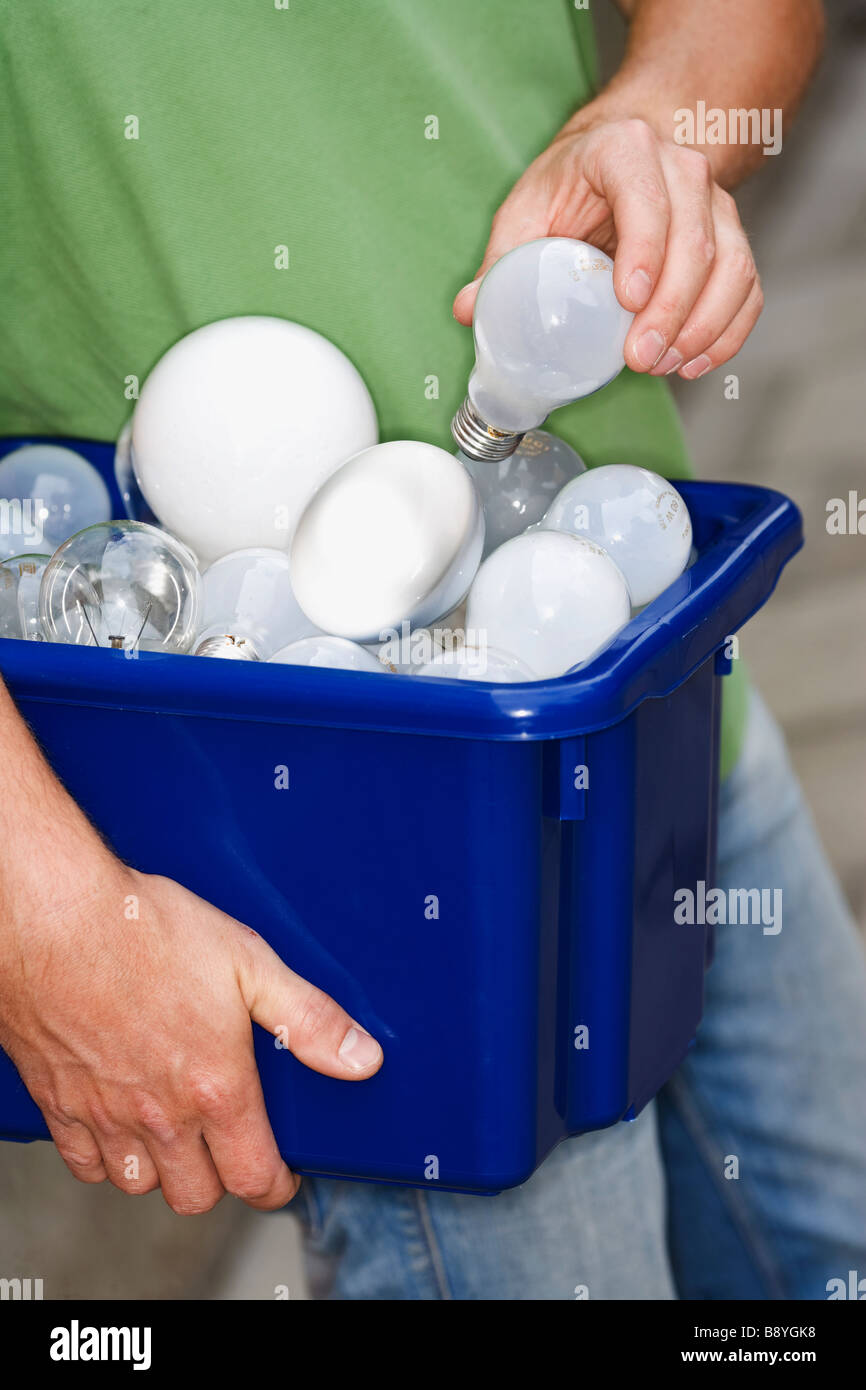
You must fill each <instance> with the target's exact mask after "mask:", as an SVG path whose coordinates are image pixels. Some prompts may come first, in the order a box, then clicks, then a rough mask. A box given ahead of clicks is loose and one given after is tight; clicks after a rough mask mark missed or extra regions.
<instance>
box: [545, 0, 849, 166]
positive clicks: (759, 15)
mask: <svg viewBox="0 0 866 1390" xmlns="http://www.w3.org/2000/svg"><path fill="white" fill-rule="evenodd" d="M618 3H619V8H620V9H621V10H622V11H623V12H624V13H625V14H626V16H627V18H628V19H629V34H628V44H627V49H626V55H625V59H624V61H623V63H622V65H621V67H620V68H619V70H618V72H617V73H616V75H615V76H614V78H613V79H612V81H611V82H610V83H609V84H608V86H607V87H606V88H605V89H604V91H603V92H602V93H601V94H600V95H599V97H598V98H597V99H596V100H595V101H594V102H592V103H590V105H589V106H587V107H584V108H583V110H582V111H579V112H578V113H577V114H576V115H575V117H574V118H573V119H572V121H570V122H569V124H568V126H567V127H566V130H580V129H583V128H585V126H586V124H587V123H594V122H595V121H597V120H600V119H606V120H618V119H623V118H626V117H634V116H637V117H640V118H641V119H643V120H645V121H647V122H648V123H649V124H650V125H651V126H652V127H653V129H654V130H655V131H656V132H657V133H658V135H659V136H660V137H661V138H662V139H665V140H672V139H674V138H675V136H676V134H677V130H678V123H677V119H676V112H677V111H682V110H690V111H695V110H696V108H697V104H698V102H703V103H704V104H705V109H706V110H710V109H711V108H717V109H720V110H722V111H724V112H726V113H727V112H728V111H730V110H740V109H746V110H750V109H758V110H768V111H770V112H774V111H776V110H780V111H781V112H782V119H783V128H787V126H788V124H789V122H790V120H791V118H792V117H793V115H794V113H795V111H796V110H797V107H798V106H799V104H800V101H801V98H802V96H803V93H804V92H805V90H806V86H807V84H808V81H809V78H810V76H811V74H812V72H813V71H814V68H815V65H816V63H817V61H818V58H819V56H820V52H821V44H822V39H823V31H824V18H823V6H822V4H821V0H760V3H758V4H756V3H755V0H726V3H725V4H724V5H719V4H712V3H710V0H618ZM695 134H696V139H695V141H694V144H695V147H696V148H699V149H700V150H702V152H703V153H704V154H705V155H706V156H707V157H708V158H709V160H710V162H711V164H712V166H713V173H714V175H715V178H716V179H717V181H718V182H719V183H721V184H722V185H723V186H725V187H732V186H733V185H735V184H736V183H738V182H739V181H740V180H741V179H743V178H745V177H746V175H747V174H749V173H751V172H752V171H753V170H754V169H755V168H757V167H758V166H759V165H760V164H761V163H762V162H763V160H764V155H763V150H762V146H761V145H760V144H753V143H745V144H742V143H738V144H708V143H701V131H700V129H698V130H696V132H695ZM686 143H690V144H691V143H692V141H690V140H689V141H687V142H686Z"/></svg>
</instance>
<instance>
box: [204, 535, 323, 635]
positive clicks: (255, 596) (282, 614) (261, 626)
mask: <svg viewBox="0 0 866 1390" xmlns="http://www.w3.org/2000/svg"><path fill="white" fill-rule="evenodd" d="M316 632H318V628H316V626H315V625H314V624H313V623H311V622H310V620H309V618H308V617H307V615H306V614H305V613H304V611H303V610H302V608H301V607H300V605H299V603H298V601H297V599H296V598H295V594H294V590H293V589H292V581H291V574H290V568H289V557H288V555H287V554H286V552H285V551H284V550H269V549H268V548H266V547H256V548H253V549H250V550H236V551H234V552H233V553H232V554H231V555H224V556H223V558H222V559H221V560H215V561H214V563H213V564H212V565H211V566H210V567H209V568H208V569H207V570H206V571H205V573H204V577H203V579H202V623H201V632H200V634H199V637H198V641H197V642H196V647H195V654H196V656H223V657H225V656H228V657H235V658H236V657H237V656H238V654H239V644H240V643H243V649H242V655H246V656H251V655H252V656H253V658H254V659H258V660H260V661H267V660H268V658H269V657H271V656H273V654H274V652H276V651H278V650H279V649H280V647H286V646H288V645H289V643H290V642H297V641H298V640H299V639H300V638H301V637H311V636H313V635H314V634H315V633H316ZM214 638H217V639H220V640H219V641H217V642H216V643H214V641H213V639H214ZM226 639H231V640H230V641H228V642H227V641H226Z"/></svg>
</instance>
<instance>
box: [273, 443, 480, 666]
mask: <svg viewBox="0 0 866 1390" xmlns="http://www.w3.org/2000/svg"><path fill="white" fill-rule="evenodd" d="M483 544H484V515H483V512H482V510H481V504H480V502H479V500H478V494H477V492H476V491H475V487H474V486H473V483H472V479H471V478H470V477H469V474H468V473H467V472H466V469H465V468H464V467H463V466H462V464H461V463H460V462H459V461H458V460H457V459H456V458H455V457H454V456H453V455H452V454H447V453H446V452H445V450H444V449H437V448H436V447H435V445H433V444H420V443H417V442H415V441H411V440H401V441H396V442H393V443H389V444H377V445H376V446H375V447H374V448H372V449H365V450H364V451H363V453H360V454H356V456H355V457H354V458H353V459H350V460H349V461H348V463H345V464H343V466H342V468H339V469H338V470H337V472H336V473H334V474H333V475H332V476H331V477H330V478H329V479H328V480H327V482H325V483H324V484H323V486H322V487H321V488H320V489H319V491H318V492H317V493H316V495H315V497H314V498H313V500H312V502H311V503H310V505H309V506H308V507H307V509H306V511H305V512H304V514H303V516H302V517H301V520H300V522H299V523H298V528H297V531H296V532H295V538H294V541H293V543H292V582H293V584H294V588H295V596H296V598H297V600H298V602H299V603H300V605H301V607H302V608H303V610H304V612H305V613H306V614H307V617H308V618H309V619H310V621H311V622H313V623H315V625H316V626H317V627H319V628H321V629H323V630H324V631H325V632H333V633H336V634H337V635H338V636H340V637H350V638H352V639H354V640H355V641H357V642H379V641H384V640H385V638H386V636H387V634H388V633H389V632H390V631H391V630H394V629H397V630H399V628H400V625H401V623H402V622H403V621H404V620H405V621H407V622H409V623H411V625H412V626H413V627H424V626H425V625H427V624H429V623H431V622H433V621H434V620H435V619H436V618H438V617H439V616H440V615H441V614H442V613H446V612H448V611H449V610H450V609H451V608H453V607H454V606H455V605H456V604H457V603H459V602H460V600H461V599H462V598H463V597H464V595H465V594H466V591H467V589H468V588H469V585H470V583H471V581H472V578H473V576H474V574H475V571H476V570H477V568H478V562H479V560H480V558H481V550H482V547H483Z"/></svg>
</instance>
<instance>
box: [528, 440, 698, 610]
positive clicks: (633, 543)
mask: <svg viewBox="0 0 866 1390" xmlns="http://www.w3.org/2000/svg"><path fill="white" fill-rule="evenodd" d="M542 525H543V526H544V527H545V528H548V529H550V530H553V531H567V532H570V534H571V535H574V536H582V537H584V538H585V539H586V540H590V541H595V543H596V545H600V546H602V547H603V548H604V549H605V550H606V551H607V552H608V554H609V555H610V557H611V559H612V560H615V561H616V563H617V565H618V566H619V568H620V569H621V570H622V573H623V574H624V575H625V581H626V583H627V584H628V587H629V592H630V594H631V601H632V604H633V605H634V607H635V608H640V607H641V606H642V605H643V604H645V603H649V602H650V601H651V600H652V599H654V598H656V597H657V595H658V594H660V593H662V591H663V590H664V589H666V588H667V587H668V585H669V584H672V583H673V582H674V580H675V579H677V578H678V577H679V575H681V574H682V572H683V570H684V569H685V568H686V565H687V564H688V561H689V553H690V551H691V545H692V525H691V520H690V518H689V513H688V508H687V507H686V504H685V502H684V501H683V499H682V497H681V496H680V494H679V493H678V492H677V490H676V488H675V487H673V486H672V485H671V484H670V483H669V482H668V481H667V479H665V478H660V477H659V475H658V474H657V473H651V472H650V470H649V469H648V468H636V467H634V466H633V465H632V464H625V463H622V464H619V463H611V464H605V465H604V466H603V467H600V468H590V469H589V470H588V471H587V472H586V473H582V474H581V475H580V477H578V478H575V479H573V481H572V482H570V483H568V484H567V486H566V487H564V488H563V490H562V492H561V493H560V494H559V496H558V497H557V498H556V500H555V501H554V502H553V503H552V505H551V506H550V508H549V509H548V512H547V515H546V516H545V518H544V521H543V523H542Z"/></svg>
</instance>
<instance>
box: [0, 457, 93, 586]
mask: <svg viewBox="0 0 866 1390" xmlns="http://www.w3.org/2000/svg"><path fill="white" fill-rule="evenodd" d="M110 516H111V495H110V493H109V491H108V488H107V487H106V486H105V483H104V482H103V480H102V478H101V477H100V475H99V473H98V472H97V470H96V469H95V468H94V467H93V464H92V463H88V461H87V459H86V458H82V456H81V454H77V453H76V452H75V450H74V449H66V448H64V447H63V446H62V445H60V444H24V445H22V446H21V448H20V449H13V450H12V452H11V453H9V454H6V456H5V458H3V459H0V560H5V559H8V558H11V557H12V556H13V555H21V554H22V553H23V552H24V551H27V552H28V553H33V552H37V551H38V552H39V553H40V554H41V553H42V551H48V552H49V553H53V552H54V551H55V550H56V549H57V547H58V546H59V545H62V544H63V542H64V541H65V540H68V539H69V537H70V536H73V535H75V533H76V531H81V530H83V529H84V527H85V526H92V525H94V524H95V523H96V522H99V521H108V519H109V517H110Z"/></svg>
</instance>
